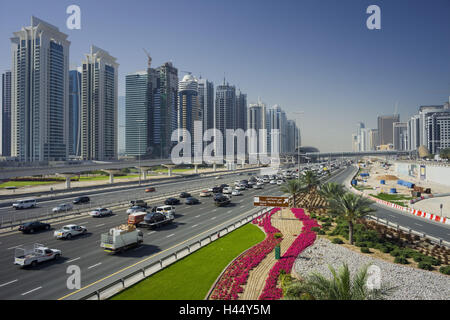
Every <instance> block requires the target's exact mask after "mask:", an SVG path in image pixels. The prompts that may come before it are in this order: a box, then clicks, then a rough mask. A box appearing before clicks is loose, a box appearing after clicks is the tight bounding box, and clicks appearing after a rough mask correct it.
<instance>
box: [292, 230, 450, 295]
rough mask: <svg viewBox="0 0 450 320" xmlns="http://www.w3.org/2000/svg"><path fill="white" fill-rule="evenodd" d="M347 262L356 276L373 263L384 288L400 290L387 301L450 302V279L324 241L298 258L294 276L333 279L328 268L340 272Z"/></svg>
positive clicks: (318, 240) (311, 247)
mask: <svg viewBox="0 0 450 320" xmlns="http://www.w3.org/2000/svg"><path fill="white" fill-rule="evenodd" d="M344 262H346V263H347V264H348V266H349V269H350V272H351V274H352V275H354V274H355V273H356V272H357V271H358V270H360V268H362V267H363V266H365V265H367V264H369V263H370V264H374V265H376V266H378V267H379V268H380V270H381V283H382V286H387V287H389V288H392V287H397V289H396V290H394V291H393V292H392V293H391V294H390V295H389V296H388V297H386V298H385V299H388V300H450V276H446V275H443V274H442V275H441V274H435V273H432V272H429V271H425V270H419V269H415V268H411V267H407V266H403V265H399V264H394V263H390V262H387V261H383V260H381V259H377V258H371V257H369V256H367V255H363V254H359V253H357V252H354V251H351V250H349V249H347V248H345V247H343V246H340V245H337V244H333V243H331V242H330V241H329V240H327V239H323V238H320V239H317V240H316V242H315V243H314V244H313V245H312V246H310V247H309V248H307V249H306V250H305V251H303V252H302V253H301V254H300V255H299V256H298V257H297V260H296V261H295V264H294V267H293V272H295V273H296V274H297V275H300V276H306V275H307V274H309V273H311V272H318V273H321V274H323V275H325V276H326V277H328V278H331V272H330V271H329V269H328V265H329V264H330V265H332V266H333V267H334V268H335V269H336V270H337V269H339V268H340V267H341V266H342V264H343V263H344Z"/></svg>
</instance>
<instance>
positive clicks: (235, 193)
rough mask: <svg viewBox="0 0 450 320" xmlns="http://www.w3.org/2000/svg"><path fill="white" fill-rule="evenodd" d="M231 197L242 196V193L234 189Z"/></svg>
mask: <svg viewBox="0 0 450 320" xmlns="http://www.w3.org/2000/svg"><path fill="white" fill-rule="evenodd" d="M231 195H232V196H242V192H240V191H239V190H238V189H234V190H233V192H231Z"/></svg>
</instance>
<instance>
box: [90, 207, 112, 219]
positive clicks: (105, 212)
mask: <svg viewBox="0 0 450 320" xmlns="http://www.w3.org/2000/svg"><path fill="white" fill-rule="evenodd" d="M89 214H90V215H91V217H94V218H95V217H104V216H110V215H112V214H113V213H112V211H111V210H109V209H107V208H96V209H94V210H92V211H91V212H89Z"/></svg>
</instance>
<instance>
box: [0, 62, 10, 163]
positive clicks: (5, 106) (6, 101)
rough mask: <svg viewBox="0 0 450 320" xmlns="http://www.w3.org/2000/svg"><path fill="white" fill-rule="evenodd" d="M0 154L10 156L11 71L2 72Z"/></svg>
mask: <svg viewBox="0 0 450 320" xmlns="http://www.w3.org/2000/svg"><path fill="white" fill-rule="evenodd" d="M1 155H2V156H6V157H8V156H11V71H6V72H5V73H3V74H2V149H1Z"/></svg>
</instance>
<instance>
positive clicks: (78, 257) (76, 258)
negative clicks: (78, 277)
mask: <svg viewBox="0 0 450 320" xmlns="http://www.w3.org/2000/svg"><path fill="white" fill-rule="evenodd" d="M80 259H81V257H78V258H75V259H72V260H69V261H66V263H70V262H74V261H77V260H80Z"/></svg>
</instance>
